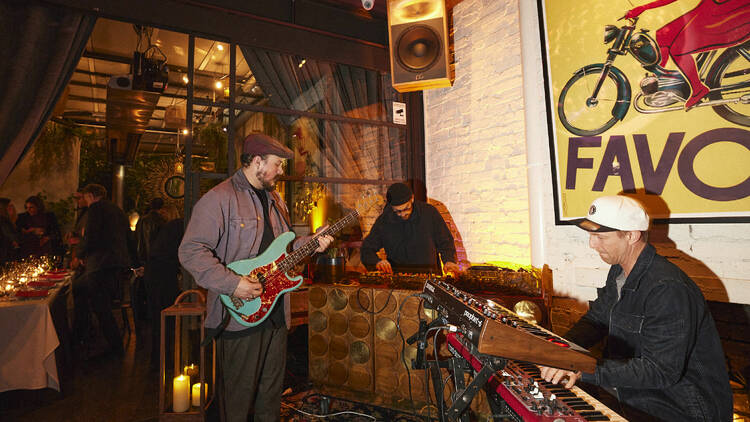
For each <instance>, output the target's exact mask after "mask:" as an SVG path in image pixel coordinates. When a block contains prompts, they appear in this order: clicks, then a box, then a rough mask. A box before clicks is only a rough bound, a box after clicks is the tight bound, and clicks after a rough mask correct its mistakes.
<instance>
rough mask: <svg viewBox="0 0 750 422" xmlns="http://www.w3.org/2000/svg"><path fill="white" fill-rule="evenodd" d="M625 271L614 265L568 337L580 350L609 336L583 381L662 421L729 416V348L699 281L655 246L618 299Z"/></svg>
mask: <svg viewBox="0 0 750 422" xmlns="http://www.w3.org/2000/svg"><path fill="white" fill-rule="evenodd" d="M621 272H622V267H620V266H619V265H614V266H612V268H611V269H610V271H609V275H608V276H607V284H606V285H605V286H604V287H603V288H600V289H598V297H597V299H596V300H595V301H593V302H591V304H590V307H589V311H588V312H587V313H586V315H584V316H583V318H581V320H580V321H578V323H576V325H575V326H574V327H573V328H572V329H571V330H570V331H569V332H568V333H567V334H566V337H567V338H569V339H570V340H572V341H573V342H575V343H578V344H580V345H581V346H583V347H590V346H592V345H593V344H595V343H596V342H597V341H598V340H600V339H601V338H602V337H603V336H607V347H606V351H605V358H604V359H603V360H601V361H600V362H599V363H598V364H597V367H596V371H595V373H594V374H586V373H584V374H583V378H582V380H583V381H585V382H589V383H593V384H597V385H602V386H606V387H614V388H616V390H617V394H618V397H619V399H620V401H622V402H623V403H624V404H626V405H628V406H632V407H634V408H636V409H638V410H640V411H643V412H645V413H647V414H649V415H652V416H655V417H658V418H660V419H663V420H667V421H729V420H731V419H732V391H731V388H730V386H729V377H728V374H727V369H726V367H725V364H724V352H723V350H722V346H721V342H720V340H719V334H718V332H717V331H716V327H715V325H714V321H713V318H712V317H711V314H710V313H709V310H708V307H707V306H706V301H705V299H704V298H703V294H702V293H701V291H700V289H699V288H698V286H696V285H695V283H694V282H693V280H691V279H690V277H688V276H687V274H685V273H684V272H682V270H680V269H679V268H677V266H675V265H674V264H672V263H671V262H669V261H667V259H666V258H664V257H663V256H660V255H657V254H656V250H655V249H654V247H653V246H651V245H646V248H645V249H644V250H643V252H641V254H640V256H639V257H638V260H637V261H636V263H635V266H634V267H633V270H632V271H631V272H630V274H629V275H628V277H627V279H626V280H625V284H624V285H623V287H622V293H621V297H620V299H619V300H618V299H617V287H616V284H615V279H616V277H617V275H619V274H620V273H621Z"/></svg>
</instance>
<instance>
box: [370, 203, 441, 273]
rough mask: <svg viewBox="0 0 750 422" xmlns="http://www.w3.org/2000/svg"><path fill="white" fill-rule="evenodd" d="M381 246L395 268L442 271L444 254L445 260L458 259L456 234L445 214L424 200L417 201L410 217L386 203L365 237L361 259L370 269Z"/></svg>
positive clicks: (395, 269) (373, 265) (378, 259)
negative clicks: (447, 223) (397, 211)
mask: <svg viewBox="0 0 750 422" xmlns="http://www.w3.org/2000/svg"><path fill="white" fill-rule="evenodd" d="M380 248H384V249H385V253H386V255H388V261H389V262H390V263H391V266H392V267H393V269H394V271H398V270H399V269H400V268H401V269H405V270H407V269H416V270H420V271H423V270H424V271H439V270H440V258H442V260H443V263H445V262H454V263H455V262H456V246H455V245H454V244H453V235H452V234H451V232H450V230H448V227H447V226H446V225H445V221H443V217H442V216H441V215H440V213H439V212H438V210H437V209H435V207H433V206H432V205H430V204H426V203H424V202H420V201H414V210H413V211H412V214H411V215H410V216H409V218H408V219H407V220H404V219H402V218H401V217H399V216H398V215H397V214H396V213H394V212H393V208H391V207H390V206H388V205H386V207H385V209H384V210H383V212H382V213H381V214H380V216H379V217H378V219H377V220H375V224H373V226H372V229H371V230H370V234H368V235H367V237H366V238H365V239H364V240H363V241H362V249H361V256H362V258H361V259H362V263H363V264H364V265H365V266H366V267H367V268H368V269H373V268H374V267H375V264H377V263H378V261H380V258H378V256H377V254H376V252H377V251H379V250H380ZM438 254H439V255H440V256H438Z"/></svg>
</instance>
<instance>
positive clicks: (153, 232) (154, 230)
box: [135, 210, 166, 265]
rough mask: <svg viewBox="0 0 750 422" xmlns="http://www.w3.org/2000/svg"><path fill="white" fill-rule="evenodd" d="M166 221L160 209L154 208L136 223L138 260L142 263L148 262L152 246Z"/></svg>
mask: <svg viewBox="0 0 750 422" xmlns="http://www.w3.org/2000/svg"><path fill="white" fill-rule="evenodd" d="M165 223H166V221H165V220H164V217H162V216H161V214H159V212H158V211H156V210H152V211H150V212H149V213H148V214H146V215H144V216H143V217H142V218H141V219H139V220H138V224H136V225H135V242H136V250H137V251H138V260H139V261H140V263H141V264H142V265H145V264H146V261H148V257H149V255H150V251H151V247H152V245H153V244H154V241H155V240H156V236H157V235H158V234H159V230H160V229H161V228H162V226H164V224H165Z"/></svg>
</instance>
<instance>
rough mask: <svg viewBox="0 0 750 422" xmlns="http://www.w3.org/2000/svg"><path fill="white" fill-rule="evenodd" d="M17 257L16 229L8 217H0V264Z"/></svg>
mask: <svg viewBox="0 0 750 422" xmlns="http://www.w3.org/2000/svg"><path fill="white" fill-rule="evenodd" d="M17 258H18V231H17V230H16V226H15V225H14V224H13V223H12V222H11V221H10V219H9V218H8V217H0V265H2V264H5V263H6V262H8V261H13V260H15V259H17Z"/></svg>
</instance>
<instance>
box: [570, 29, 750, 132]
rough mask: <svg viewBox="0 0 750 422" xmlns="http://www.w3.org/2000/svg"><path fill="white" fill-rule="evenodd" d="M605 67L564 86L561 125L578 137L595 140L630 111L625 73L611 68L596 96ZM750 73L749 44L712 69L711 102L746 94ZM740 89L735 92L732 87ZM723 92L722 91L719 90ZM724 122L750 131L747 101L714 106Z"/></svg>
mask: <svg viewBox="0 0 750 422" xmlns="http://www.w3.org/2000/svg"><path fill="white" fill-rule="evenodd" d="M605 66H606V65H605V64H603V63H598V64H590V65H588V66H585V67H583V68H581V69H579V70H578V71H577V72H576V73H575V74H574V75H573V77H572V78H570V80H568V82H567V83H566V84H565V86H564V87H563V89H562V91H561V92H560V97H559V100H558V102H557V112H558V116H559V118H560V122H561V123H562V125H563V126H564V127H565V128H566V129H567V130H568V131H569V132H570V133H573V134H575V135H579V136H595V135H598V134H600V133H602V132H604V131H606V130H607V129H609V128H611V127H612V126H614V125H615V123H617V122H618V121H620V120H622V119H623V118H625V115H626V114H627V112H628V109H629V108H630V102H631V89H630V82H629V81H628V79H627V77H626V76H625V75H624V74H623V73H622V71H621V70H620V69H618V68H616V67H614V66H611V65H610V67H608V70H607V71H606V77H605V80H604V81H603V83H602V86H601V89H600V90H599V91H598V92H597V93H594V89H595V87H596V86H597V83H598V81H599V79H600V78H601V77H602V71H603V69H604V68H605ZM748 69H750V43H745V44H744V45H740V46H736V47H732V48H729V49H727V50H725V51H724V52H723V53H722V54H721V55H720V56H719V58H718V59H716V61H715V62H714V63H713V65H712V66H711V68H710V70H709V72H708V75H707V76H706V80H705V83H706V85H707V86H708V87H709V88H710V89H711V93H710V94H709V95H708V98H709V100H711V101H714V100H722V99H729V98H732V97H735V98H736V97H737V95H742V93H743V92H744V93H747V78H748V73H749V71H748ZM735 85H737V89H735V90H732V86H735ZM717 88H721V89H717ZM712 107H713V109H714V111H715V112H716V113H717V114H718V115H719V116H721V117H722V118H724V119H726V120H728V121H730V122H732V123H736V124H738V125H742V126H748V127H750V106H749V105H748V104H747V103H746V102H744V101H738V102H733V103H725V104H718V105H715V106H712Z"/></svg>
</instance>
